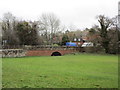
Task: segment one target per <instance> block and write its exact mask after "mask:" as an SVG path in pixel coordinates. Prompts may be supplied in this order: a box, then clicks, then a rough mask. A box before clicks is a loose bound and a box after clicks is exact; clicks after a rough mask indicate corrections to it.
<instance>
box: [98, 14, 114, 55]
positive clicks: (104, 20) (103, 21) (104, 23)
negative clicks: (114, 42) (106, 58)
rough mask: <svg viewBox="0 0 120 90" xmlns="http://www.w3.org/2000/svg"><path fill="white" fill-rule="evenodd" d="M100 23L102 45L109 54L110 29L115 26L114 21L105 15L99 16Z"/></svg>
mask: <svg viewBox="0 0 120 90" xmlns="http://www.w3.org/2000/svg"><path fill="white" fill-rule="evenodd" d="M98 22H99V23H100V37H101V45H102V46H103V48H104V49H105V52H106V53H109V47H108V46H109V43H110V42H109V41H110V38H109V36H108V29H109V28H110V27H111V25H113V21H112V19H110V18H108V17H105V16H104V15H99V16H98Z"/></svg>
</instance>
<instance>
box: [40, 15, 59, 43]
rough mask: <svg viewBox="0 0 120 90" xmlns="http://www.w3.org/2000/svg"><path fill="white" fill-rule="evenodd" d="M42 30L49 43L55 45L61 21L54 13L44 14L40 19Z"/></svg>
mask: <svg viewBox="0 0 120 90" xmlns="http://www.w3.org/2000/svg"><path fill="white" fill-rule="evenodd" d="M39 22H40V30H42V31H43V32H44V34H45V38H46V40H47V42H48V41H49V40H50V43H51V44H52V43H53V38H54V36H55V34H56V33H57V32H58V31H59V27H60V20H59V19H58V18H57V16H56V15H54V14H53V13H49V14H42V15H41V17H40V20H39Z"/></svg>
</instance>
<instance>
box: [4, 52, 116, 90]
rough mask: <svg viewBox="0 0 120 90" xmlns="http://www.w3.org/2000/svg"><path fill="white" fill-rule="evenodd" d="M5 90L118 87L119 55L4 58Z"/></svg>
mask: <svg viewBox="0 0 120 90" xmlns="http://www.w3.org/2000/svg"><path fill="white" fill-rule="evenodd" d="M2 61H3V88H117V87H118V57H117V55H116V56H115V55H92V54H77V55H65V56H56V57H55V56H46V57H45V56H41V57H23V58H3V59H2Z"/></svg>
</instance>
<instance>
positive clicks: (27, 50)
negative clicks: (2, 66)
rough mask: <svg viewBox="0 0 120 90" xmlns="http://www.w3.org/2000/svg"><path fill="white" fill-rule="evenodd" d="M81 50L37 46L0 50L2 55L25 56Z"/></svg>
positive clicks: (58, 54) (52, 54) (77, 49)
mask: <svg viewBox="0 0 120 90" xmlns="http://www.w3.org/2000/svg"><path fill="white" fill-rule="evenodd" d="M75 52H79V48H77V47H43V46H42V47H37V46H32V47H31V46H30V47H28V46H27V47H24V48H20V49H3V50H2V51H0V53H2V57H23V56H61V55H65V54H70V53H75Z"/></svg>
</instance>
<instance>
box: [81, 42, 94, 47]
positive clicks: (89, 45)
mask: <svg viewBox="0 0 120 90" xmlns="http://www.w3.org/2000/svg"><path fill="white" fill-rule="evenodd" d="M81 47H93V43H92V42H85V43H83V44H82V46H81Z"/></svg>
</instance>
